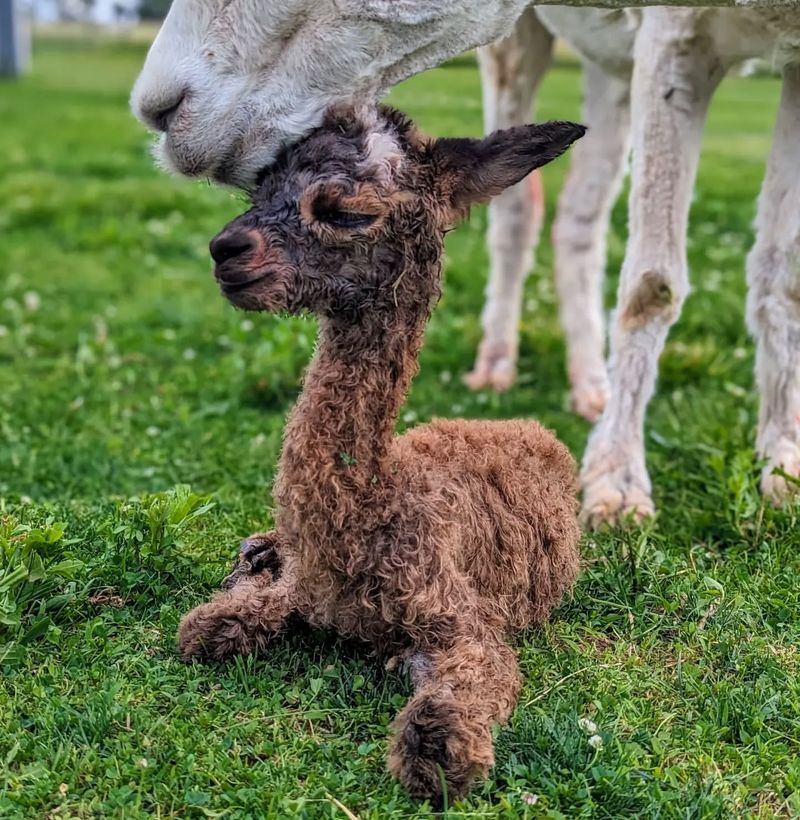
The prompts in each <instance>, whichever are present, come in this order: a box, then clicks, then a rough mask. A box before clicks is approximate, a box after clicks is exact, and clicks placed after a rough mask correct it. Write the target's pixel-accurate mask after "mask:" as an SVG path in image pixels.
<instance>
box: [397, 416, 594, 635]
mask: <svg viewBox="0 0 800 820" xmlns="http://www.w3.org/2000/svg"><path fill="white" fill-rule="evenodd" d="M397 446H398V449H399V450H400V451H402V458H403V459H404V461H405V463H406V465H410V463H412V462H414V463H415V464H416V469H417V470H418V471H419V472H420V474H422V473H425V474H426V476H427V481H428V482H430V483H431V485H432V486H434V487H436V490H437V492H439V493H441V494H443V495H444V496H445V497H448V504H447V508H448V509H449V510H451V511H452V515H453V517H454V521H453V526H454V531H453V532H454V534H453V537H452V538H451V539H450V542H451V547H450V549H451V555H450V556H449V559H450V562H451V565H452V567H453V568H454V570H455V571H457V572H458V573H460V574H463V575H465V576H467V577H468V578H469V579H470V581H471V583H472V585H473V586H474V588H475V590H476V592H477V593H478V594H479V596H480V598H481V601H482V605H483V608H484V609H485V611H486V614H487V616H490V617H492V619H493V620H495V619H499V621H500V623H502V625H503V627H504V628H505V629H506V630H508V631H516V630H519V629H522V628H524V627H526V626H528V625H530V624H536V623H541V622H543V621H544V620H546V618H547V616H548V615H549V613H550V612H551V610H552V609H553V608H554V607H555V606H557V605H558V604H559V603H560V601H561V599H562V597H563V595H564V593H565V592H566V591H567V590H568V589H570V588H571V587H572V585H573V582H574V581H575V578H576V576H577V574H578V569H579V564H580V561H579V553H578V541H579V538H580V532H579V529H578V525H577V521H576V509H577V483H576V465H575V461H574V459H573V458H572V456H571V455H570V453H569V451H568V450H567V448H566V447H565V446H564V445H563V444H561V443H560V442H559V441H558V440H557V439H556V438H555V436H554V435H553V434H552V433H550V432H549V431H548V430H546V429H544V428H543V427H542V426H541V425H539V424H537V423H536V422H532V421H504V422H489V421H442V420H439V421H434V422H432V423H431V424H429V425H425V426H424V427H419V428H416V429H415V430H412V431H410V432H409V433H407V434H406V435H404V436H402V437H401V438H400V439H398V441H397Z"/></svg>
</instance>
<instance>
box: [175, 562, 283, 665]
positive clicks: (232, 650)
mask: <svg viewBox="0 0 800 820" xmlns="http://www.w3.org/2000/svg"><path fill="white" fill-rule="evenodd" d="M268 586H269V580H268V579H267V578H265V577H264V576H251V577H249V578H245V579H242V580H241V581H240V582H239V583H238V584H237V585H236V589H235V590H234V591H233V592H224V593H219V594H218V595H217V596H216V597H215V598H214V599H213V600H211V601H209V602H208V603H205V604H200V606H196V607H195V608H194V609H192V610H191V611H190V612H187V613H186V615H184V616H183V618H182V619H181V622H180V626H179V627H178V654H179V655H180V656H181V658H182V659H183V660H184V661H192V660H197V661H219V660H222V659H224V658H227V657H229V656H231V655H248V654H250V653H251V652H254V651H255V650H257V649H263V648H264V646H266V644H267V643H268V640H269V637H270V633H269V632H268V631H267V630H266V629H265V628H263V625H262V624H260V623H259V622H258V613H257V612H254V611H253V607H252V606H250V605H249V604H250V600H249V599H252V596H254V595H257V594H258V593H259V592H260V591H261V590H263V589H264V588H265V587H268ZM272 634H274V632H273V633H272Z"/></svg>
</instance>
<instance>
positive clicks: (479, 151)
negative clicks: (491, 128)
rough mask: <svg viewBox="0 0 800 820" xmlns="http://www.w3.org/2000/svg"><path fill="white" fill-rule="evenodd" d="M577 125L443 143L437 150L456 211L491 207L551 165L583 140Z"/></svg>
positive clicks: (510, 131) (526, 127)
mask: <svg viewBox="0 0 800 820" xmlns="http://www.w3.org/2000/svg"><path fill="white" fill-rule="evenodd" d="M585 133H586V126H584V125H579V124H578V123H575V122H544V123H540V124H538V125H518V126H515V127H514V128H506V129H504V130H503V131H495V132H494V133H493V134H489V136H488V137H486V138H484V139H482V140H478V139H440V140H437V141H436V142H435V143H434V145H433V155H434V159H435V162H436V163H437V166H438V168H437V171H438V174H439V177H440V179H441V181H442V191H443V193H444V194H445V196H447V197H449V199H450V205H451V206H452V207H453V208H456V209H461V208H468V207H469V206H470V205H473V204H475V203H476V202H485V201H486V200H488V199H491V198H492V197H493V196H497V195H498V194H500V193H502V192H503V191H505V189H506V188H509V187H511V186H512V185H515V184H516V183H517V182H519V181H520V180H522V179H524V178H525V177H526V176H527V175H528V174H529V173H530V172H531V171H533V170H534V169H535V168H539V167H540V166H542V165H546V164H547V163H548V162H550V161H551V160H554V159H555V158H556V157H559V156H561V154H563V153H564V151H566V150H567V148H569V146H570V145H572V143H573V142H575V140H577V139H580V138H581V137H582V136H583V135H584V134H585Z"/></svg>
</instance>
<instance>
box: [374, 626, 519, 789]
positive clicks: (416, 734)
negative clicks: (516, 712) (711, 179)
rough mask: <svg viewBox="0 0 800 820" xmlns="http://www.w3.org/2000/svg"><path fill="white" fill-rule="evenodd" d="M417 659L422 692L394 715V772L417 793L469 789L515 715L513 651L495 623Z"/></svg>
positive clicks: (415, 675)
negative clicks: (495, 731) (498, 728)
mask: <svg viewBox="0 0 800 820" xmlns="http://www.w3.org/2000/svg"><path fill="white" fill-rule="evenodd" d="M475 630H476V624H473V623H471V624H469V630H468V632H467V634H465V635H464V636H462V637H460V638H458V639H456V640H455V641H453V642H452V643H451V644H450V645H449V646H447V647H446V648H441V649H435V650H433V651H429V652H424V653H418V654H417V655H415V656H414V658H413V660H412V670H413V673H412V679H413V682H414V686H415V690H416V691H415V694H414V696H413V697H412V698H411V699H410V700H409V702H408V703H407V704H406V706H405V708H404V709H403V711H402V712H400V714H399V715H398V716H397V718H396V719H395V721H394V726H393V730H394V734H393V737H392V740H391V743H390V747H389V771H390V772H391V773H392V774H393V775H394V776H395V777H396V778H397V779H398V780H399V781H400V783H401V784H402V785H403V787H404V788H405V789H406V790H407V791H408V792H409V793H410V794H411V795H412V796H414V797H418V798H420V799H425V798H429V799H431V800H432V801H433V802H434V803H441V801H442V798H443V794H442V784H441V782H440V774H439V770H440V768H441V771H442V773H443V775H444V780H445V783H446V787H447V793H448V799H449V800H454V799H456V798H458V797H461V796H462V795H464V794H465V793H466V792H467V791H468V790H469V787H470V785H471V784H472V782H473V781H474V780H475V779H477V778H481V777H484V776H485V775H486V773H487V772H488V771H489V769H490V768H491V767H492V766H493V765H494V749H493V744H492V725H493V724H494V723H504V722H505V721H507V720H508V718H509V716H510V715H511V712H512V711H513V709H514V706H515V705H516V702H517V698H518V697H519V691H520V688H521V680H520V675H519V670H518V668H517V659H516V656H515V654H514V651H513V650H512V649H511V647H509V646H508V645H507V644H506V643H504V642H503V640H502V638H501V637H500V636H499V635H497V634H494V633H492V632H491V631H490V630H489V629H485V630H481V631H480V634H475Z"/></svg>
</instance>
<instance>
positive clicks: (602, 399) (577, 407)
mask: <svg viewBox="0 0 800 820" xmlns="http://www.w3.org/2000/svg"><path fill="white" fill-rule="evenodd" d="M571 382H572V389H571V390H570V404H571V406H572V410H573V412H575V413H577V414H578V415H579V416H583V418H585V419H586V420H587V421H591V422H595V421H597V420H598V419H599V418H600V416H602V415H603V410H605V409H606V404H607V403H608V397H609V395H610V392H611V387H610V385H609V383H608V377H607V376H606V374H605V372H603V374H602V376H600V377H598V376H586V377H584V376H580V377H576V378H574V379H571Z"/></svg>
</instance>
